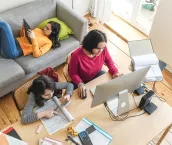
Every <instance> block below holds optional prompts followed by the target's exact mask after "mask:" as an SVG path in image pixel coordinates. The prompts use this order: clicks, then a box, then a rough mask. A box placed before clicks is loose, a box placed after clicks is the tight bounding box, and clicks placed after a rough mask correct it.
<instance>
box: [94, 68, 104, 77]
mask: <svg viewBox="0 0 172 145" xmlns="http://www.w3.org/2000/svg"><path fill="white" fill-rule="evenodd" d="M104 73H105V71H104V70H101V71H99V72H98V74H97V75H96V76H95V78H97V77H99V76H101V75H103V74H104Z"/></svg>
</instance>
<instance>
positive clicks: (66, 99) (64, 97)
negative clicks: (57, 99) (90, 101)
mask: <svg viewBox="0 0 172 145" xmlns="http://www.w3.org/2000/svg"><path fill="white" fill-rule="evenodd" d="M69 100H70V95H69V94H67V95H65V96H63V98H62V101H63V102H69Z"/></svg>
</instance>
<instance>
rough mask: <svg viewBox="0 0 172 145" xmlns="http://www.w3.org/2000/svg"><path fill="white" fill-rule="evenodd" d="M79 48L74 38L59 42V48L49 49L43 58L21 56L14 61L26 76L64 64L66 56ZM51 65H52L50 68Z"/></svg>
mask: <svg viewBox="0 0 172 145" xmlns="http://www.w3.org/2000/svg"><path fill="white" fill-rule="evenodd" d="M78 46H79V41H77V40H76V39H75V38H74V37H72V36H71V37H69V38H68V39H66V40H63V41H61V47H58V48H56V49H51V50H50V51H48V52H47V53H46V54H44V55H43V56H40V57H38V58H34V57H33V56H32V55H28V56H22V57H19V58H17V59H15V61H16V62H17V63H18V64H20V66H21V67H22V68H23V69H24V70H25V72H26V73H27V74H29V73H33V72H36V71H38V70H41V69H44V68H46V67H55V66H58V65H60V64H61V63H63V62H65V60H66V58H67V56H68V54H69V53H70V52H71V51H72V50H74V49H76V48H77V47H78ZM51 64H54V66H52V65H51Z"/></svg>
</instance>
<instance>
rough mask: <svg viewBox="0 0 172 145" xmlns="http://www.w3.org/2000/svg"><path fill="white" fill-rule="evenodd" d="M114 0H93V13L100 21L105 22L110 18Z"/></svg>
mask: <svg viewBox="0 0 172 145" xmlns="http://www.w3.org/2000/svg"><path fill="white" fill-rule="evenodd" d="M112 1H113V0H92V5H91V14H92V16H93V17H96V19H97V20H98V21H100V22H101V23H104V22H105V21H107V20H108V19H109V18H110V15H111V12H112Z"/></svg>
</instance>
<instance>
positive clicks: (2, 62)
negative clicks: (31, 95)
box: [0, 56, 25, 90]
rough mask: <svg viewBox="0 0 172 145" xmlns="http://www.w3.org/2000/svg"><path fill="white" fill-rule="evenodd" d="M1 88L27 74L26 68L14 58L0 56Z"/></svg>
mask: <svg viewBox="0 0 172 145" xmlns="http://www.w3.org/2000/svg"><path fill="white" fill-rule="evenodd" d="M0 68H1V71H0V90H1V88H3V87H5V86H7V87H8V85H9V84H11V83H13V82H15V81H17V80H19V79H21V78H23V77H24V76H25V72H24V70H23V69H22V68H21V66H20V65H18V64H17V63H16V62H15V61H14V60H12V59H4V58H2V57H1V56H0Z"/></svg>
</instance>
